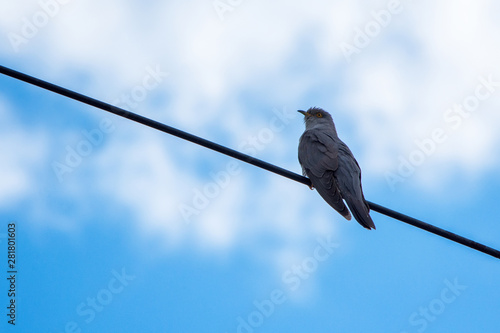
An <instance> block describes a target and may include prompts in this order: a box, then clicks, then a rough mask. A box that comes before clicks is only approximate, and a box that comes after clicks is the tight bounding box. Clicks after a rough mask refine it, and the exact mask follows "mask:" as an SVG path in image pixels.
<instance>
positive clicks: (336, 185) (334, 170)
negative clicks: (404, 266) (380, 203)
mask: <svg viewBox="0 0 500 333" xmlns="http://www.w3.org/2000/svg"><path fill="white" fill-rule="evenodd" d="M298 112H300V113H302V114H303V115H304V123H305V127H306V128H305V131H304V133H303V134H302V135H301V137H300V140H299V154H298V155H299V163H300V165H301V167H302V173H303V175H304V176H306V177H309V179H310V180H311V183H312V186H311V190H312V189H313V188H315V189H316V191H318V193H319V194H320V195H321V197H322V198H323V199H324V200H325V201H326V202H327V203H328V204H329V205H330V206H331V207H333V208H334V209H335V210H336V211H337V212H339V213H340V215H342V216H343V217H345V218H346V219H347V220H351V213H352V215H354V218H355V219H356V221H358V223H359V224H361V225H362V226H363V227H365V228H366V229H368V230H371V229H375V224H374V223H373V220H372V218H371V216H370V207H369V206H368V203H367V202H366V200H365V197H364V195H363V188H362V186H361V169H360V167H359V164H358V162H357V161H356V159H355V158H354V155H353V154H352V152H351V150H350V149H349V147H347V145H346V144H345V143H344V142H343V141H342V140H340V139H339V137H338V135H337V130H336V128H335V124H334V122H333V119H332V116H331V115H330V114H329V113H328V112H326V111H325V110H323V109H321V108H318V107H312V108H309V109H308V110H307V111H303V110H298ZM344 201H345V203H344ZM346 203H347V206H348V207H349V209H347V207H346ZM349 210H350V212H349Z"/></svg>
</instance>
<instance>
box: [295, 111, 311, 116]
mask: <svg viewBox="0 0 500 333" xmlns="http://www.w3.org/2000/svg"><path fill="white" fill-rule="evenodd" d="M297 112H300V113H302V114H303V115H304V117H310V116H311V114H310V113H309V112H307V111H303V110H297Z"/></svg>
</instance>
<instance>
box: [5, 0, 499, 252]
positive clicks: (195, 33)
mask: <svg viewBox="0 0 500 333" xmlns="http://www.w3.org/2000/svg"><path fill="white" fill-rule="evenodd" d="M385 5H386V2H384V1H374V2H369V3H367V2H365V1H354V2H349V3H347V2H336V3H328V2H324V1H314V2H312V3H311V2H310V3H294V4H290V3H288V2H284V1H279V2H273V3H258V2H244V3H243V4H242V5H241V6H239V7H237V8H236V9H235V10H234V11H233V12H231V13H228V16H227V20H224V21H220V20H219V18H218V16H217V13H216V12H215V10H214V9H213V8H212V6H211V2H210V1H208V2H207V1H204V2H201V1H200V2H195V1H188V2H185V3H165V2H153V3H150V4H148V7H147V8H145V7H144V5H143V4H142V3H140V2H133V1H130V2H122V1H111V2H109V1H108V2H106V3H102V2H97V1H91V2H76V1H74V2H71V3H69V4H68V5H66V6H64V7H63V8H61V10H60V12H59V13H58V14H57V16H55V17H54V18H53V19H51V21H50V22H49V24H48V25H47V26H46V27H44V29H43V30H41V31H40V32H39V34H38V35H37V36H36V37H34V38H33V39H31V40H30V41H29V43H28V44H27V45H23V46H22V48H21V51H20V53H19V54H15V55H14V53H13V52H10V53H9V52H4V53H3V54H4V56H11V57H12V59H14V57H16V59H17V57H18V56H19V57H20V58H21V59H36V61H30V62H29V64H27V65H26V67H30V68H31V69H33V74H35V75H36V74H40V73H41V74H43V76H44V77H45V78H47V79H49V80H51V81H56V82H59V83H63V84H65V85H71V87H72V88H74V89H76V90H82V92H85V93H88V94H89V95H92V96H96V97H98V98H103V99H106V100H108V101H112V100H113V99H114V98H116V97H118V96H119V95H120V94H121V93H122V92H124V91H125V92H126V91H130V89H131V88H132V87H134V86H135V85H137V84H138V83H140V82H141V80H142V78H143V75H144V68H145V67H146V66H147V65H152V66H155V65H159V66H160V67H161V68H162V69H163V70H165V71H168V72H170V73H171V75H170V76H169V77H168V79H166V80H165V82H163V83H162V84H161V85H160V86H159V87H158V88H157V90H155V93H164V94H165V95H168V99H165V100H164V101H161V102H159V105H157V110H156V111H155V112H157V117H155V118H157V119H160V120H164V121H166V122H168V123H171V124H174V125H176V126H179V127H180V128H183V129H186V130H188V131H192V132H196V133H201V134H204V135H205V134H207V136H209V137H214V136H221V137H224V138H225V140H227V141H226V142H230V143H233V144H235V145H236V144H238V143H239V142H241V140H242V139H245V137H246V134H247V133H249V134H255V133H256V131H257V132H258V131H259V130H260V129H261V128H262V126H259V124H264V126H265V125H267V121H268V120H269V117H270V114H271V110H272V108H273V107H278V108H279V107H281V106H282V105H285V107H286V108H290V109H295V108H296V107H297V108H298V107H304V104H306V103H312V104H314V101H315V99H317V98H319V99H321V100H327V101H330V100H332V105H335V106H336V105H340V106H342V107H345V110H338V111H337V112H352V114H350V116H351V117H352V118H353V119H354V120H355V123H354V124H355V126H354V127H353V128H354V129H355V130H356V133H349V134H350V135H351V136H352V137H354V138H355V139H354V140H347V139H348V138H346V141H355V140H356V141H355V142H359V144H360V145H362V149H358V152H359V153H358V154H357V156H358V160H360V161H363V162H364V165H362V166H364V168H363V172H364V175H366V174H367V173H372V174H377V173H378V174H380V175H382V174H383V172H384V171H387V170H389V169H390V168H391V167H395V166H396V163H397V156H398V155H405V154H408V153H409V152H410V151H411V150H412V149H414V143H413V141H414V140H415V139H419V138H422V137H425V136H426V135H428V133H429V131H430V130H432V129H433V128H435V127H436V126H441V125H442V114H443V112H444V111H445V110H446V109H447V108H448V107H450V106H451V105H452V104H453V103H454V102H457V101H461V100H462V99H463V98H464V97H465V96H467V94H470V89H474V87H475V85H476V84H477V76H478V75H487V74H489V73H494V74H495V75H496V77H497V78H499V79H500V72H498V70H497V69H496V67H497V59H499V58H500V57H499V56H500V47H499V45H498V43H497V37H496V36H498V35H499V30H500V28H499V24H498V23H497V22H496V21H494V17H493V16H492V15H491V13H490V11H489V9H488V8H489V6H490V5H491V2H487V1H480V2H475V3H470V2H465V1H462V2H460V3H459V4H457V3H456V2H454V1H447V2H441V3H440V4H435V3H433V2H430V1H425V2H420V3H412V4H411V5H410V4H408V5H407V6H406V4H405V9H404V11H403V12H402V13H401V14H399V15H398V16H395V17H394V18H393V21H392V23H391V24H390V25H389V26H388V27H386V28H385V29H384V30H383V31H382V32H381V33H380V35H379V36H377V37H376V39H375V40H374V42H373V43H371V44H370V45H369V46H368V47H367V48H366V49H363V50H362V53H361V54H359V55H357V56H356V58H355V59H354V60H353V62H352V63H351V64H347V62H346V61H345V59H344V57H343V55H342V52H341V51H340V48H339V44H340V43H341V42H343V41H346V40H349V38H352V35H353V31H354V29H355V28H356V27H358V26H362V25H363V24H364V23H365V22H366V20H367V19H371V16H370V10H371V8H373V9H377V10H378V9H381V8H384V6H385ZM19 6H20V5H18V6H17V7H16V8H13V9H12V10H11V11H10V14H9V15H13V16H16V15H29V14H30V13H32V12H33V10H37V5H36V3H35V5H34V2H31V3H29V5H27V6H26V7H23V9H21V8H20V7H19ZM138 8H140V9H141V12H142V10H143V9H144V11H145V13H147V15H146V14H144V15H142V14H141V12H139V11H138ZM2 13H4V12H2ZM5 15H7V14H4V15H3V17H5ZM0 21H2V20H0ZM3 22H5V23H3V25H2V29H3V31H4V32H5V31H6V30H7V31H10V30H11V29H15V28H16V29H17V28H18V26H19V21H18V20H14V19H12V17H10V18H9V20H6V21H3ZM407 22H408V23H407ZM403 41H404V43H403ZM75 78H77V79H78V80H75ZM332 82H333V83H332ZM337 86H340V94H341V95H337V94H336V93H335V91H336V89H337ZM313 87H314V88H313ZM316 87H325V88H324V90H322V91H321V92H316V91H314V90H315V89H316ZM242 96H247V97H242ZM248 96H250V97H248ZM147 101H148V100H146V102H147ZM296 104H300V105H296ZM499 104H500V103H498V97H494V99H492V100H491V101H488V102H487V103H485V104H484V106H483V107H482V108H481V110H480V111H478V112H477V113H476V114H475V115H474V119H472V118H471V119H470V121H467V125H464V127H463V128H462V129H461V130H460V132H457V133H456V135H455V137H454V138H453V139H450V140H449V141H448V142H447V143H446V145H443V147H442V148H443V149H442V150H440V151H439V152H438V153H436V154H435V155H434V156H433V157H432V159H433V161H435V162H432V161H431V162H429V163H436V164H429V166H430V165H436V167H435V168H430V167H422V168H421V169H420V170H421V172H423V173H425V174H424V175H423V176H422V177H423V179H432V180H433V181H432V182H433V183H435V185H436V186H439V184H440V183H439V180H441V179H442V181H445V178H446V177H444V178H441V177H439V176H441V175H446V170H447V169H448V168H450V166H452V165H457V164H458V165H461V166H463V167H464V169H465V170H467V171H468V172H477V171H478V170H479V171H480V170H482V169H483V168H484V167H485V165H487V164H489V165H491V163H498V161H497V160H496V159H492V158H491V154H492V153H491V152H492V151H493V147H494V146H495V143H496V142H498V141H499V140H498V139H499V136H498V134H497V133H496V129H495V125H494V124H495V123H497V120H498V117H499V116H497V115H494V114H493V113H492V112H488V111H487V110H490V109H493V108H495V107H496V106H498V105H499ZM262 105H265V107H264V108H262ZM325 107H327V106H325ZM257 108H262V109H257ZM140 109H141V108H140V107H139V109H138V110H137V112H139V113H145V112H143V111H142V110H140ZM295 121H296V122H297V123H299V125H294V126H295V127H292V126H290V127H287V128H286V129H285V130H284V131H283V132H280V133H278V134H276V139H275V141H274V142H273V143H272V144H271V146H270V147H268V149H266V150H265V151H264V152H263V153H262V155H264V154H274V152H276V154H275V156H276V159H277V160H278V162H281V161H284V160H285V161H289V159H287V158H286V156H287V154H288V151H290V152H291V154H293V159H294V160H295V159H296V147H297V140H298V135H300V133H297V132H294V130H295V129H296V128H297V126H299V127H300V128H301V130H302V127H301V124H300V121H299V120H298V119H297V120H295ZM16 126H17V127H22V126H21V125H16ZM146 132H147V133H148V134H145V133H146ZM343 132H345V131H343ZM149 133H150V131H149V130H137V131H136V130H135V127H134V130H133V131H131V132H129V133H127V134H126V135H125V134H124V133H121V132H119V131H117V132H116V133H114V134H113V135H112V138H111V139H110V142H109V143H107V144H106V146H105V147H104V148H103V149H102V150H99V151H98V152H95V155H93V156H92V157H91V158H89V160H88V161H89V162H88V163H89V164H90V165H91V170H92V173H91V174H92V177H93V179H92V181H94V182H95V183H99V184H100V188H101V190H102V191H104V193H107V194H108V195H109V196H110V198H112V199H113V200H115V201H116V202H118V203H119V204H120V205H124V207H127V208H128V209H130V210H131V211H132V212H133V215H134V216H133V217H134V219H135V220H136V221H137V224H138V226H139V229H140V230H143V231H144V233H146V234H162V235H164V236H165V237H166V239H167V242H166V243H167V244H172V246H174V245H175V244H180V243H182V242H184V241H185V240H187V239H190V237H192V238H193V239H190V241H194V242H196V243H197V244H200V246H201V247H207V248H213V249H227V248H230V247H232V246H235V244H237V243H238V241H239V240H241V239H244V238H245V237H246V235H247V234H254V235H259V232H260V231H262V230H268V228H271V230H272V232H273V233H275V234H279V235H281V237H283V239H286V242H287V244H289V246H290V251H292V247H294V246H296V245H294V244H297V243H300V242H301V241H304V239H306V238H307V239H309V238H311V237H315V236H316V235H317V234H318V233H323V232H325V231H326V230H327V229H329V228H330V227H329V225H330V223H331V222H330V221H329V219H326V218H325V217H324V216H323V215H318V216H316V215H315V216H314V218H311V220H310V221H307V223H305V222H304V224H301V221H300V217H297V216H303V215H301V214H303V211H304V210H306V208H307V207H308V205H309V203H308V199H305V198H306V197H307V198H309V196H307V195H304V194H302V193H300V194H298V193H297V189H296V187H295V185H291V184H290V185H284V184H282V183H281V182H279V181H275V180H274V179H273V178H272V177H271V178H266V177H265V176H263V178H262V179H263V181H269V184H262V186H261V188H260V191H257V192H256V191H255V189H254V188H253V184H251V183H250V182H249V181H246V180H244V177H247V176H249V175H247V174H245V175H240V176H238V177H236V178H235V179H234V181H233V182H232V183H231V184H230V185H229V187H228V188H226V189H224V190H223V191H222V193H221V194H220V196H219V197H217V198H216V199H214V201H213V204H212V205H211V207H210V208H208V209H207V210H206V211H204V212H203V213H202V214H201V215H200V217H199V220H198V222H197V223H196V224H191V225H189V226H188V227H186V225H185V224H184V222H183V221H182V220H181V219H182V217H181V216H180V215H179V211H178V204H179V202H183V201H184V199H186V198H187V200H189V199H190V198H191V197H192V193H191V192H190V191H191V190H192V189H193V188H196V187H203V186H204V184H205V180H204V179H202V178H203V176H202V175H196V174H193V168H190V167H186V165H189V164H194V163H204V161H203V160H202V159H201V158H198V157H197V155H198V150H195V149H191V148H190V147H191V146H190V145H191V144H188V143H181V144H179V146H180V147H183V148H178V147H175V148H172V147H171V146H168V145H167V144H165V143H164V142H163V141H159V139H158V138H160V137H161V136H159V135H156V134H152V133H151V134H149ZM2 135H4V136H5V135H9V136H8V137H7V139H8V140H9V141H15V142H19V143H20V144H19V145H21V146H26V147H28V148H26V150H24V151H23V152H17V151H16V152H14V151H12V149H11V148H9V146H6V145H5V144H0V147H1V149H2V151H3V152H4V154H7V155H12V156H15V157H14V158H12V159H11V160H10V162H9V163H8V164H3V165H2V168H4V170H2V171H3V172H4V173H5V174H9V175H12V177H11V178H10V179H13V180H15V181H12V183H7V182H6V183H5V184H4V185H3V190H2V192H1V193H0V196H1V197H2V198H7V197H13V196H14V197H15V196H17V197H19V196H23V195H26V193H27V191H28V185H27V184H30V182H36V181H37V180H36V179H34V176H33V173H32V170H27V169H19V165H21V164H23V165H28V164H29V163H32V162H33V161H34V160H37V159H43V158H44V154H47V151H46V147H45V144H44V140H43V139H41V140H37V142H38V144H37V145H36V146H33V144H29V143H28V142H25V140H24V141H23V139H22V137H23V135H24V134H23V133H20V134H19V133H18V134H15V133H11V134H6V133H2ZM9 141H2V142H9ZM30 142H32V141H31V140H30ZM170 144H171V142H169V145H170ZM176 144H178V143H176ZM274 145H275V146H274ZM287 145H291V146H292V148H289V147H288V146H287ZM187 147H189V148H187ZM9 149H10V150H9ZM214 154H215V153H214ZM20 170H21V171H20ZM296 170H298V166H297V168H296ZM425 175H427V176H425ZM437 175H439V176H437ZM269 179H271V180H269ZM415 179H418V178H415ZM88 181H90V180H88V179H82V180H79V181H77V182H81V183H82V184H78V183H77V184H74V186H76V187H77V188H78V187H79V186H83V183H84V182H88ZM278 183H279V185H278ZM9 184H10V185H9ZM68 184H69V183H68ZM270 184H271V185H273V186H271V185H270ZM290 193H293V195H290ZM313 194H315V193H313ZM77 195H78V194H77ZM283 197H285V198H287V199H286V200H283ZM249 198H250V199H249ZM316 199H318V198H316ZM248 200H250V202H251V203H252V205H253V206H254V212H253V213H254V214H255V222H256V224H255V225H248V224H247V223H248V221H246V220H244V221H239V220H237V219H236V220H235V218H234V217H238V216H242V215H245V214H246V213H245V212H247V209H248V207H247V206H246V203H247V201H248ZM318 200H319V199H318ZM2 202H3V201H2ZM325 211H326V210H325ZM329 213H332V214H335V213H334V212H329ZM271 216H276V218H271ZM327 220H328V221H327ZM325 221H326V222H325ZM311 229H312V231H311ZM191 232H192V233H193V234H194V235H196V236H195V237H193V236H192V234H191ZM166 246H167V247H168V246H169V245H166ZM277 256H278V255H277ZM281 256H282V255H280V257H281ZM283 257H286V256H283Z"/></svg>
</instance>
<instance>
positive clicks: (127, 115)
mask: <svg viewBox="0 0 500 333" xmlns="http://www.w3.org/2000/svg"><path fill="white" fill-rule="evenodd" d="M0 73H2V74H5V75H7V76H10V77H12V78H15V79H18V80H20V81H23V82H26V83H29V84H32V85H35V86H38V87H40V88H43V89H46V90H49V91H52V92H54V93H56V94H59V95H63V96H66V97H68V98H71V99H74V100H77V101H79V102H82V103H85V104H88V105H92V106H94V107H96V108H99V109H102V110H104V111H108V112H111V113H114V114H116V115H118V116H121V117H124V118H127V119H130V120H133V121H135V122H138V123H140V124H143V125H146V126H149V127H152V128H155V129H157V130H159V131H162V132H165V133H168V134H171V135H174V136H177V137H179V138H181V139H184V140H187V141H190V142H193V143H196V144H198V145H201V146H203V147H205V148H209V149H212V150H215V151H218V152H219V153H222V154H225V155H228V156H231V157H233V158H236V159H238V160H241V161H243V162H247V163H249V164H252V165H255V166H257V167H259V168H262V169H265V170H267V171H271V172H274V173H276V174H278V175H280V176H283V177H286V178H289V179H291V180H295V181H297V182H299V183H302V184H305V185H308V186H310V185H311V181H310V180H309V179H308V178H306V177H304V176H301V175H298V174H296V173H294V172H291V171H289V170H286V169H283V168H280V167H278V166H276V165H273V164H270V163H267V162H264V161H262V160H259V159H257V158H254V157H251V156H249V155H246V154H243V153H240V152H238V151H236V150H233V149H230V148H227V147H224V146H221V145H219V144H217V143H214V142H211V141H208V140H205V139H203V138H200V137H198V136H195V135H192V134H189V133H186V132H184V131H181V130H178V129H176V128H174V127H170V126H167V125H165V124H162V123H159V122H157V121H154V120H152V119H149V118H146V117H143V116H140V115H138V114H136V113H132V112H130V111H127V110H124V109H122V108H118V107H116V106H113V105H111V104H108V103H105V102H102V101H99V100H97V99H94V98H91V97H88V96H85V95H82V94H80V93H77V92H74V91H71V90H69V89H66V88H63V87H60V86H57V85H55V84H52V83H49V82H47V81H43V80H40V79H38V78H35V77H33V76H29V75H26V74H24V73H21V72H18V71H15V70H13V69H10V68H7V67H4V66H1V65H0ZM368 204H369V206H370V208H371V209H373V210H374V211H376V212H379V213H381V214H384V215H387V216H389V217H392V218H394V219H396V220H399V221H402V222H405V223H408V224H411V225H413V226H415V227H417V228H420V229H423V230H426V231H428V232H431V233H433V234H436V235H438V236H441V237H444V238H447V239H449V240H451V241H454V242H457V243H459V244H462V245H465V246H468V247H470V248H472V249H475V250H477V251H480V252H483V253H486V254H489V255H490V256H493V257H495V258H498V259H500V251H498V250H495V249H493V248H491V247H489V246H486V245H483V244H480V243H477V242H475V241H473V240H470V239H468V238H465V237H462V236H459V235H457V234H454V233H452V232H450V231H447V230H444V229H441V228H438V227H436V226H433V225H431V224H428V223H426V222H423V221H420V220H417V219H414V218H412V217H410V216H407V215H404V214H401V213H398V212H396V211H393V210H391V209H389V208H386V207H383V206H380V205H378V204H376V203H373V202H370V201H368Z"/></svg>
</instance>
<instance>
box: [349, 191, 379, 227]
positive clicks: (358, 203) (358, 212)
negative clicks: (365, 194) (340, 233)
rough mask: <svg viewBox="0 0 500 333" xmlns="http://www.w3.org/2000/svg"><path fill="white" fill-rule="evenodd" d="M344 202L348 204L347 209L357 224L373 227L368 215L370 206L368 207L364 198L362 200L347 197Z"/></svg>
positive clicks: (373, 224)
mask: <svg viewBox="0 0 500 333" xmlns="http://www.w3.org/2000/svg"><path fill="white" fill-rule="evenodd" d="M346 202H347V206H349V210H350V211H351V213H352V215H354V218H355V219H356V221H358V223H359V224H361V225H362V226H363V227H365V228H366V229H368V230H371V229H375V223H373V220H372V218H371V216H370V207H368V204H367V203H366V201H365V200H364V198H363V199H362V200H360V199H357V198H347V200H346Z"/></svg>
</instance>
